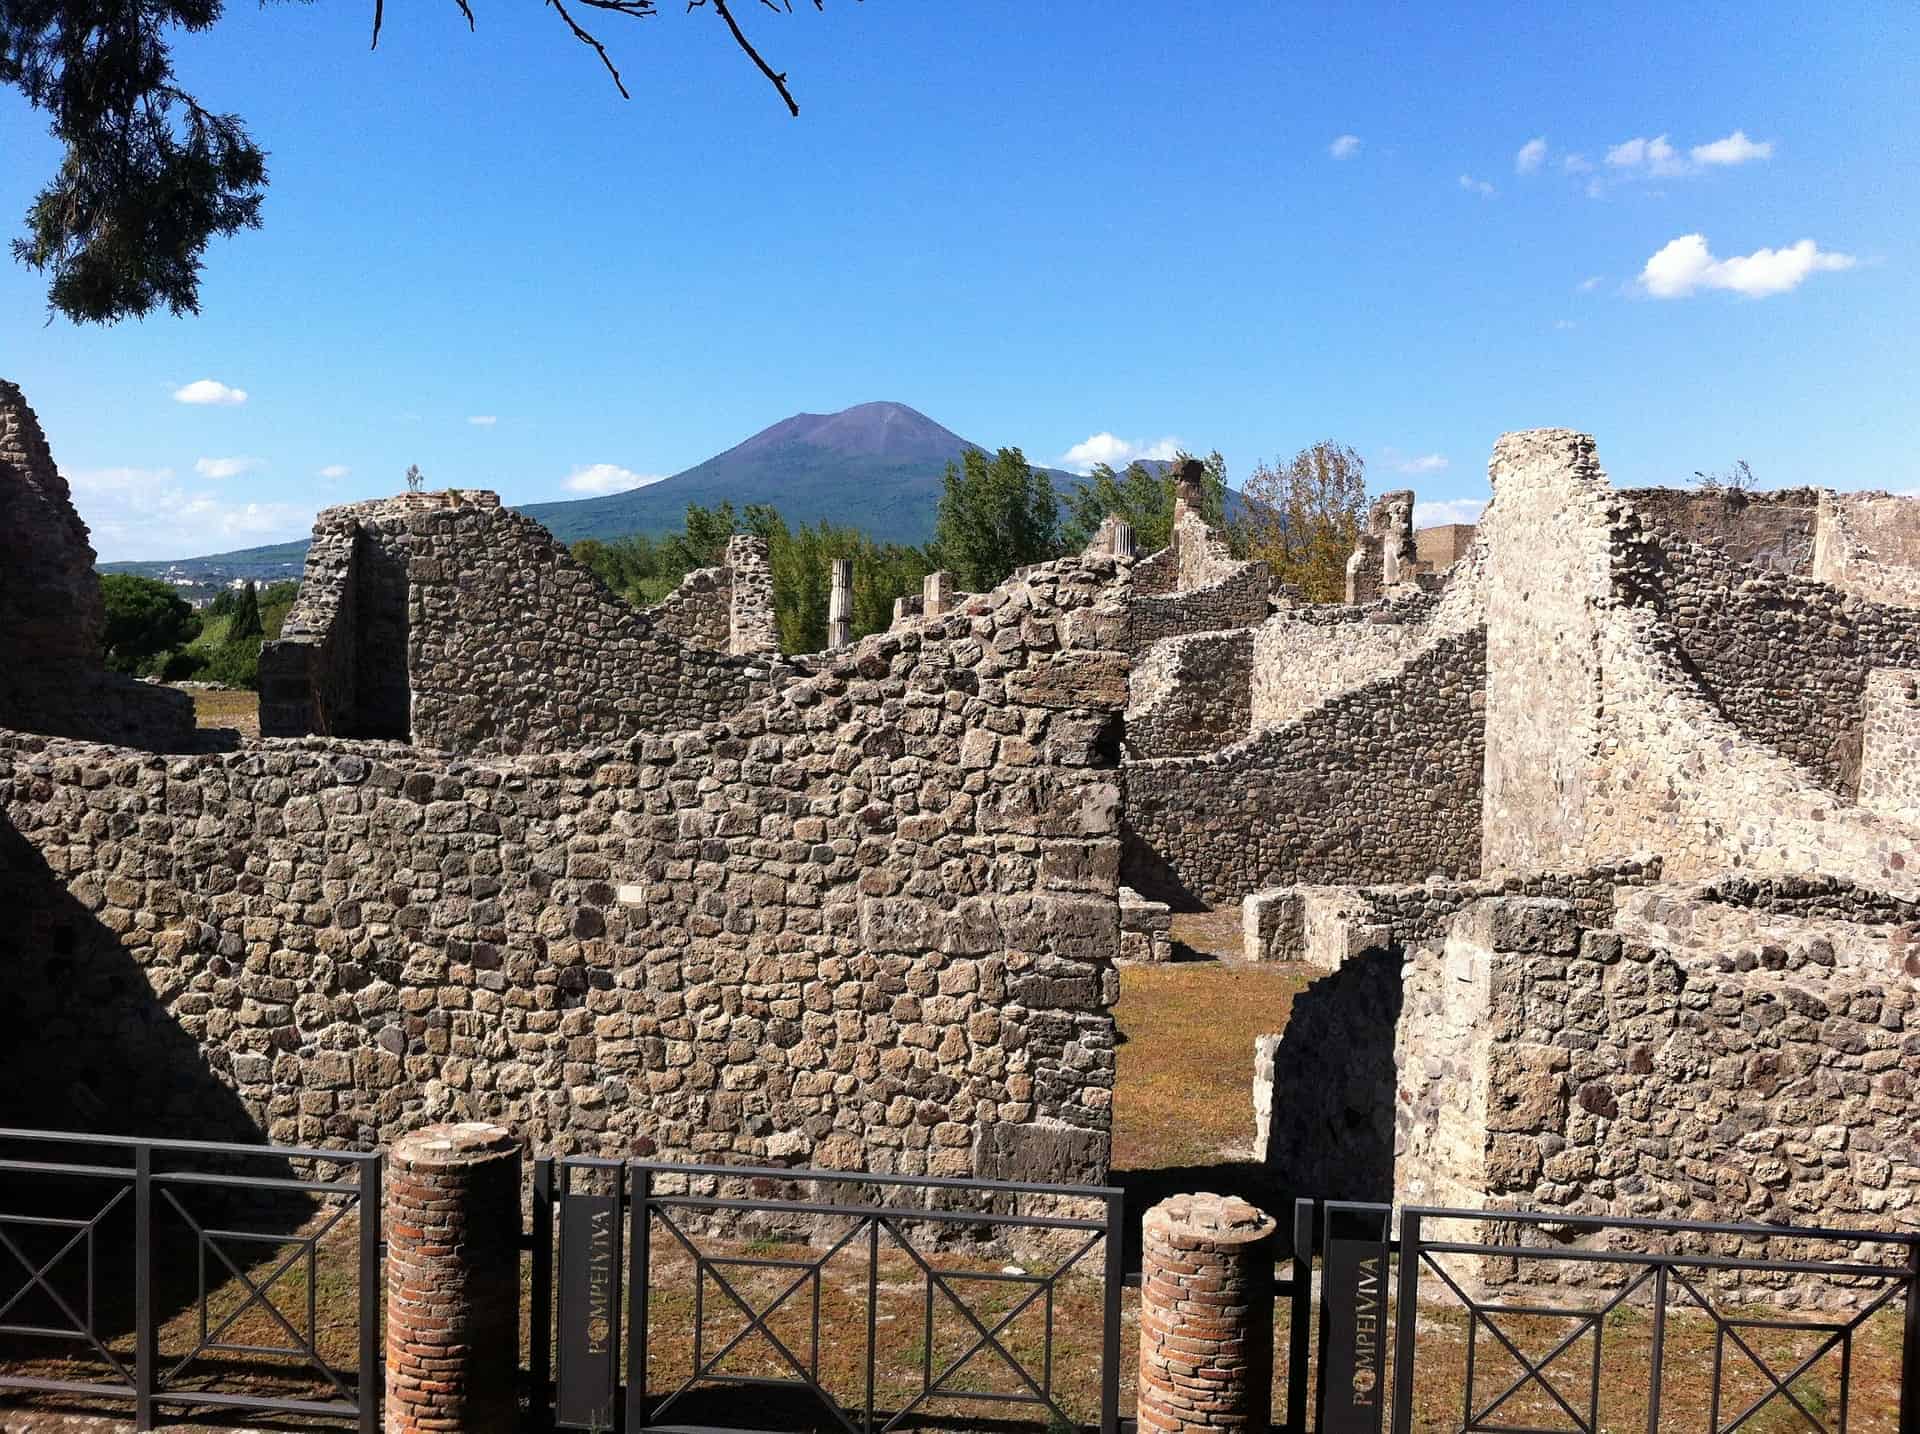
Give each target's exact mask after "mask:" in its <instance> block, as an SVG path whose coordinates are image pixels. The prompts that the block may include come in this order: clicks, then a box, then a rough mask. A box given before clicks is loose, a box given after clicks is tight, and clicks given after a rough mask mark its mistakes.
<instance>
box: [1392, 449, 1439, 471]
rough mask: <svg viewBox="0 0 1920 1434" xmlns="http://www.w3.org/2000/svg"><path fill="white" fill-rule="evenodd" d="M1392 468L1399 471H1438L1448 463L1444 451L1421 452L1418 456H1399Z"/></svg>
mask: <svg viewBox="0 0 1920 1434" xmlns="http://www.w3.org/2000/svg"><path fill="white" fill-rule="evenodd" d="M1393 466H1394V468H1395V469H1396V470H1397V471H1399V472H1401V473H1439V472H1442V471H1444V470H1445V469H1446V468H1447V467H1448V466H1449V465H1448V463H1447V457H1446V455H1445V454H1444V453H1423V454H1421V455H1420V456H1419V457H1418V458H1400V459H1396V460H1395V461H1394V465H1393Z"/></svg>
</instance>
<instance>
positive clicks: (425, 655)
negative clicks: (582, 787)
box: [261, 492, 788, 753]
mask: <svg viewBox="0 0 1920 1434" xmlns="http://www.w3.org/2000/svg"><path fill="white" fill-rule="evenodd" d="M316 531H317V532H320V533H324V534H325V535H326V537H327V541H326V542H325V543H324V544H323V545H322V546H321V547H320V549H319V551H317V552H316V553H315V554H313V555H310V558H309V571H310V574H311V575H312V576H314V577H321V578H322V580H321V581H319V582H316V584H315V593H316V595H315V598H314V600H313V602H312V604H311V605H308V604H307V603H303V604H302V605H301V609H300V610H299V612H298V613H297V617H298V625H297V627H296V629H295V631H294V633H293V635H292V636H291V637H288V636H285V635H284V634H283V638H282V640H281V641H280V642H277V643H269V644H267V647H266V650H265V651H264V652H263V653H262V658H261V663H262V677H261V684H262V706H261V720H262V724H263V725H262V728H261V730H262V732H263V733H265V734H266V735H269V736H297V735H302V734H304V733H309V732H318V733H324V734H338V735H357V736H381V737H396V738H403V737H409V736H410V737H411V739H412V740H413V741H414V742H415V743H417V744H419V745H421V746H424V747H436V748H441V749H444V750H448V751H458V752H470V753H521V752H552V751H565V750H568V749H572V748H578V747H581V746H585V745H589V744H592V743H607V742H617V741H622V740H625V739H627V738H631V737H634V736H637V735H640V734H642V733H647V732H669V731H674V730H676V729H680V728H687V727H693V726H697V725H699V724H700V723H702V722H710V721H715V720H717V719H720V718H722V717H726V716H728V715H730V714H732V713H735V712H738V711H739V710H740V709H742V708H743V707H745V706H746V705H747V704H748V703H749V702H751V701H754V700H756V699H757V698H759V697H761V696H764V695H765V694H766V693H767V692H768V691H769V690H770V687H771V686H773V685H776V684H777V683H778V682H780V681H782V680H784V679H785V677H786V676H787V675H788V674H787V670H786V669H785V668H783V667H780V666H778V665H771V666H770V665H769V664H768V662H767V661H766V660H765V659H755V658H753V657H733V656H730V655H728V654H726V653H724V652H720V651H715V650H712V649H708V648H703V647H699V646H695V645H692V644H689V643H688V642H685V641H682V640H681V639H679V638H678V637H675V636H674V635H673V634H672V633H670V632H668V631H667V630H666V629H665V628H664V627H663V626H662V625H661V624H660V623H659V622H657V621H656V620H655V619H654V618H652V617H650V616H649V615H647V614H644V613H639V612H636V611H634V610H633V608H631V607H630V606H628V605H627V604H626V603H624V602H622V601H620V599H618V598H616V597H615V596H614V595H613V594H612V593H610V592H608V591H607V590H606V588H605V587H604V586H603V585H602V584H601V583H600V581H599V579H597V578H596V577H594V576H593V574H592V573H590V572H588V571H587V569H585V568H584V567H582V566H581V565H580V564H579V563H577V562H575V561H574V559H573V557H572V555H571V554H569V553H568V552H567V550H566V549H565V548H564V547H563V546H561V544H559V543H558V542H556V541H555V540H554V538H553V537H552V535H551V534H549V533H548V532H547V531H546V530H545V529H544V528H542V527H541V526H540V525H539V524H538V523H536V522H534V521H533V520H532V519H530V518H526V517H522V516H521V515H519V514H517V513H513V512H510V511H509V510H507V509H505V508H502V507H501V506H500V500H499V498H498V497H497V496H496V495H495V494H492V493H486V492H449V493H422V494H409V495H406V496H404V497H400V498H392V499H386V500H381V501H379V502H373V503H362V504H355V505H352V506H351V507H347V508H339V509H329V510H327V511H326V512H324V513H322V514H321V515H320V518H319V520H318V522H317V524H316ZM348 533H351V534H352V541H351V542H350V543H349V542H348V541H347V534H348ZM341 562H344V563H345V564H346V570H345V573H344V574H343V575H342V574H340V573H338V572H337V571H336V569H337V567H338V565H339V564H340V563H341ZM348 593H351V595H352V596H351V601H350V603H349V602H347V601H346V600H345V599H346V595H347V594H348ZM744 630H745V629H744V628H743V631H744ZM335 645H337V646H338V648H339V654H340V655H338V656H335V655H333V654H331V653H329V652H328V650H327V649H328V648H329V647H330V646H335ZM300 649H306V650H305V651H302V650H300ZM349 652H351V654H352V655H351V657H348V656H347V655H346V654H347V653H349ZM349 662H350V663H351V664H352V670H353V672H354V687H353V705H352V708H351V709H350V710H348V711H345V712H339V711H330V710H328V708H327V706H326V701H325V698H324V696H316V695H315V694H316V693H321V694H324V693H325V692H327V691H329V690H332V691H336V692H337V691H338V690H339V679H338V674H339V672H340V670H341V669H342V665H343V664H345V663H349Z"/></svg>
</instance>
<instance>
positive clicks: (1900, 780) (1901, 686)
mask: <svg viewBox="0 0 1920 1434" xmlns="http://www.w3.org/2000/svg"><path fill="white" fill-rule="evenodd" d="M1862 706H1863V709H1864V716H1863V721H1862V724H1861V725H1862V728H1863V732H1862V738H1861V747H1860V805H1861V806H1863V807H1865V808H1867V810H1869V811H1874V812H1879V813H1880V814H1882V815H1883V816H1888V817H1892V818H1894V819H1895V820H1896V821H1902V822H1907V823H1911V824H1920V672H1915V671H1914V670H1913V669H1911V668H1881V669H1880V670H1878V671H1876V672H1874V673H1872V674H1871V675H1869V676H1868V678H1867V690H1866V696H1865V698H1864V699H1863V703H1862Z"/></svg>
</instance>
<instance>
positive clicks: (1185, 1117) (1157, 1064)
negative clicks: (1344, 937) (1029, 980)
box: [1113, 962, 1318, 1170]
mask: <svg viewBox="0 0 1920 1434" xmlns="http://www.w3.org/2000/svg"><path fill="white" fill-rule="evenodd" d="M1317 974H1318V973H1317V972H1312V971H1309V970H1308V969H1306V968H1304V967H1301V966H1298V965H1293V964H1286V965H1266V966H1246V965H1230V964H1227V963H1225V962H1174V963H1173V964H1171V965H1167V966H1131V967H1128V968H1126V969H1125V970H1123V971H1122V972H1121V973H1120V1004H1119V1005H1118V1006H1117V1007H1116V1008H1115V1010H1114V1017H1115V1020H1116V1021H1117V1022H1118V1024H1119V1027H1120V1036H1121V1042H1120V1049H1119V1053H1118V1063H1119V1071H1118V1078H1117V1080H1116V1082H1115V1090H1114V1098H1113V1166H1114V1169H1115V1170H1155V1169H1166V1168H1168V1167H1175V1166H1194V1165H1211V1164H1214V1163H1215V1162H1217V1161H1220V1160H1234V1159H1237V1160H1245V1159H1246V1158H1247V1156H1248V1153H1249V1151H1250V1150H1251V1148H1252V1145H1253V1096H1252V1089H1253V1038H1254V1037H1255V1036H1257V1035H1265V1034H1267V1033H1269V1032H1273V1031H1278V1030H1280V1029H1282V1028H1283V1027H1284V1026H1285V1025H1286V1023H1287V1013H1288V1011H1289V1010H1290V1009H1291V1008H1292V1005H1293V998H1294V996H1295V995H1297V994H1298V993H1299V992H1300V991H1301V990H1302V989H1304V988H1305V986H1306V984H1307V981H1308V979H1309V977H1310V976H1312V975H1317Z"/></svg>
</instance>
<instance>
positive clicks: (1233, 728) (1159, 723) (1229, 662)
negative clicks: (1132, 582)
mask: <svg viewBox="0 0 1920 1434" xmlns="http://www.w3.org/2000/svg"><path fill="white" fill-rule="evenodd" d="M1254 632H1255V629H1252V628H1245V627H1242V628H1235V629H1232V630H1230V631H1226V632H1198V633H1191V634H1189V635H1188V636H1185V637H1174V638H1168V639H1166V640H1164V641H1161V642H1156V643H1154V644H1153V645H1152V646H1151V647H1149V648H1148V649H1147V650H1146V651H1145V652H1144V653H1142V654H1140V656H1139V657H1138V658H1137V659H1136V660H1135V662H1134V665H1133V671H1132V674H1131V675H1130V677H1129V679H1128V703H1127V718H1126V732H1127V754H1128V755H1129V756H1130V757H1172V756H1177V755H1181V754H1189V753H1195V752H1211V751H1215V750H1217V749H1219V748H1221V747H1224V746H1226V745H1227V744H1228V743H1231V742H1237V741H1239V740H1240V739H1241V738H1242V737H1245V736H1246V735H1247V733H1248V731H1249V729H1250V725H1251V720H1252V699H1253V660H1254V658H1253V653H1254Z"/></svg>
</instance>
